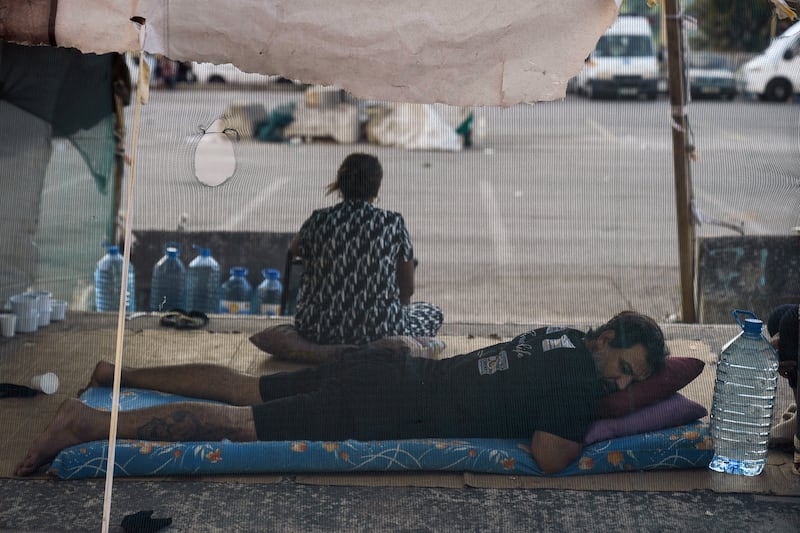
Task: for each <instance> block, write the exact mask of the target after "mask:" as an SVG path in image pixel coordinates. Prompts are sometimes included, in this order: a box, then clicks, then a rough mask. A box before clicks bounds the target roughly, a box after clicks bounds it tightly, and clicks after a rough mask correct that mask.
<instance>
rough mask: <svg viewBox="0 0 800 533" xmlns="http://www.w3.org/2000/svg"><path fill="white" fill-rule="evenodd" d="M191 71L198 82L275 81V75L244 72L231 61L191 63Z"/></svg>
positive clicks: (260, 82) (252, 83) (263, 82)
mask: <svg viewBox="0 0 800 533" xmlns="http://www.w3.org/2000/svg"><path fill="white" fill-rule="evenodd" d="M192 73H193V74H194V77H195V79H196V80H197V82H198V83H239V84H251V85H255V84H266V83H272V82H273V81H275V79H276V76H267V75H265V74H259V73H257V72H244V71H242V70H240V69H238V68H237V67H236V65H233V64H232V63H224V64H222V65H215V64H214V63H197V62H193V63H192Z"/></svg>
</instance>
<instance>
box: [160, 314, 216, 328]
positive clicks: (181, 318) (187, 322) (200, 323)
mask: <svg viewBox="0 0 800 533" xmlns="http://www.w3.org/2000/svg"><path fill="white" fill-rule="evenodd" d="M159 323H160V324H161V325H162V326H164V327H165V328H175V329H200V328H202V327H205V325H206V324H208V315H207V314H205V313H203V312H201V311H185V310H183V309H173V310H172V311H169V312H168V313H167V314H166V315H164V316H162V317H161V320H160V321H159Z"/></svg>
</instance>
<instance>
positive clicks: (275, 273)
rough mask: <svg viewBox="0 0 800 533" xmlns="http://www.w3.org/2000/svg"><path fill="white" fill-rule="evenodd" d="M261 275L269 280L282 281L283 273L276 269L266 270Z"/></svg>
mask: <svg viewBox="0 0 800 533" xmlns="http://www.w3.org/2000/svg"><path fill="white" fill-rule="evenodd" d="M261 275H262V276H264V277H265V278H267V279H280V278H281V272H280V270H277V269H275V268H265V269H264V270H262V271H261Z"/></svg>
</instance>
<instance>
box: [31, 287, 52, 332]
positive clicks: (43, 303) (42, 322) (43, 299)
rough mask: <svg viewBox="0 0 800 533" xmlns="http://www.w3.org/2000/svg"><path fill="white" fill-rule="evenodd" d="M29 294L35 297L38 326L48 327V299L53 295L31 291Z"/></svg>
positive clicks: (46, 292)
mask: <svg viewBox="0 0 800 533" xmlns="http://www.w3.org/2000/svg"><path fill="white" fill-rule="evenodd" d="M29 294H33V295H34V296H36V308H37V309H38V311H39V323H38V326H39V327H40V328H41V327H44V326H48V325H50V298H51V297H52V296H53V294H52V293H51V292H50V291H31V292H30V293H29Z"/></svg>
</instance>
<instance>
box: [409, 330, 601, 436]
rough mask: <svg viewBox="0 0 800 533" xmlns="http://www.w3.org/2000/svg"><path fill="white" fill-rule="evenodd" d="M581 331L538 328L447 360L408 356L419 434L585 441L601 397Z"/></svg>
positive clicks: (412, 428)
mask: <svg viewBox="0 0 800 533" xmlns="http://www.w3.org/2000/svg"><path fill="white" fill-rule="evenodd" d="M583 337H584V333H583V332H580V331H577V330H574V329H566V328H553V327H550V328H540V329H535V330H532V331H529V332H527V333H523V334H522V335H519V336H518V337H516V338H514V339H512V340H511V341H509V342H506V343H500V344H496V345H494V346H490V347H487V348H483V349H480V350H477V351H474V352H472V353H469V354H465V355H460V356H457V357H453V358H449V359H443V360H437V361H432V360H424V359H409V360H408V361H407V365H409V366H410V368H409V367H407V371H408V374H407V376H408V377H412V376H415V377H416V378H417V379H413V378H412V381H413V382H414V383H413V385H412V389H415V390H410V391H409V393H410V394H413V395H414V397H415V398H416V400H417V401H416V407H417V409H416V411H414V412H413V413H409V414H411V415H412V416H411V417H410V419H409V420H408V421H407V423H408V424H409V425H410V427H407V431H408V432H410V433H413V434H415V435H417V436H420V437H425V436H438V437H450V438H455V437H462V438H467V437H473V438H479V437H482V438H530V437H531V436H533V433H534V432H535V431H545V432H547V433H552V434H554V435H557V436H559V437H562V438H565V439H568V440H571V441H575V442H582V441H583V437H584V435H585V433H586V430H587V428H588V426H589V424H590V422H591V421H592V410H593V408H594V406H595V403H596V402H597V400H598V399H599V397H600V396H601V394H602V388H601V386H600V380H599V379H598V377H597V372H596V370H595V366H594V362H593V360H592V356H591V353H590V352H589V350H588V349H587V348H586V346H585V345H584V342H583Z"/></svg>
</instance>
